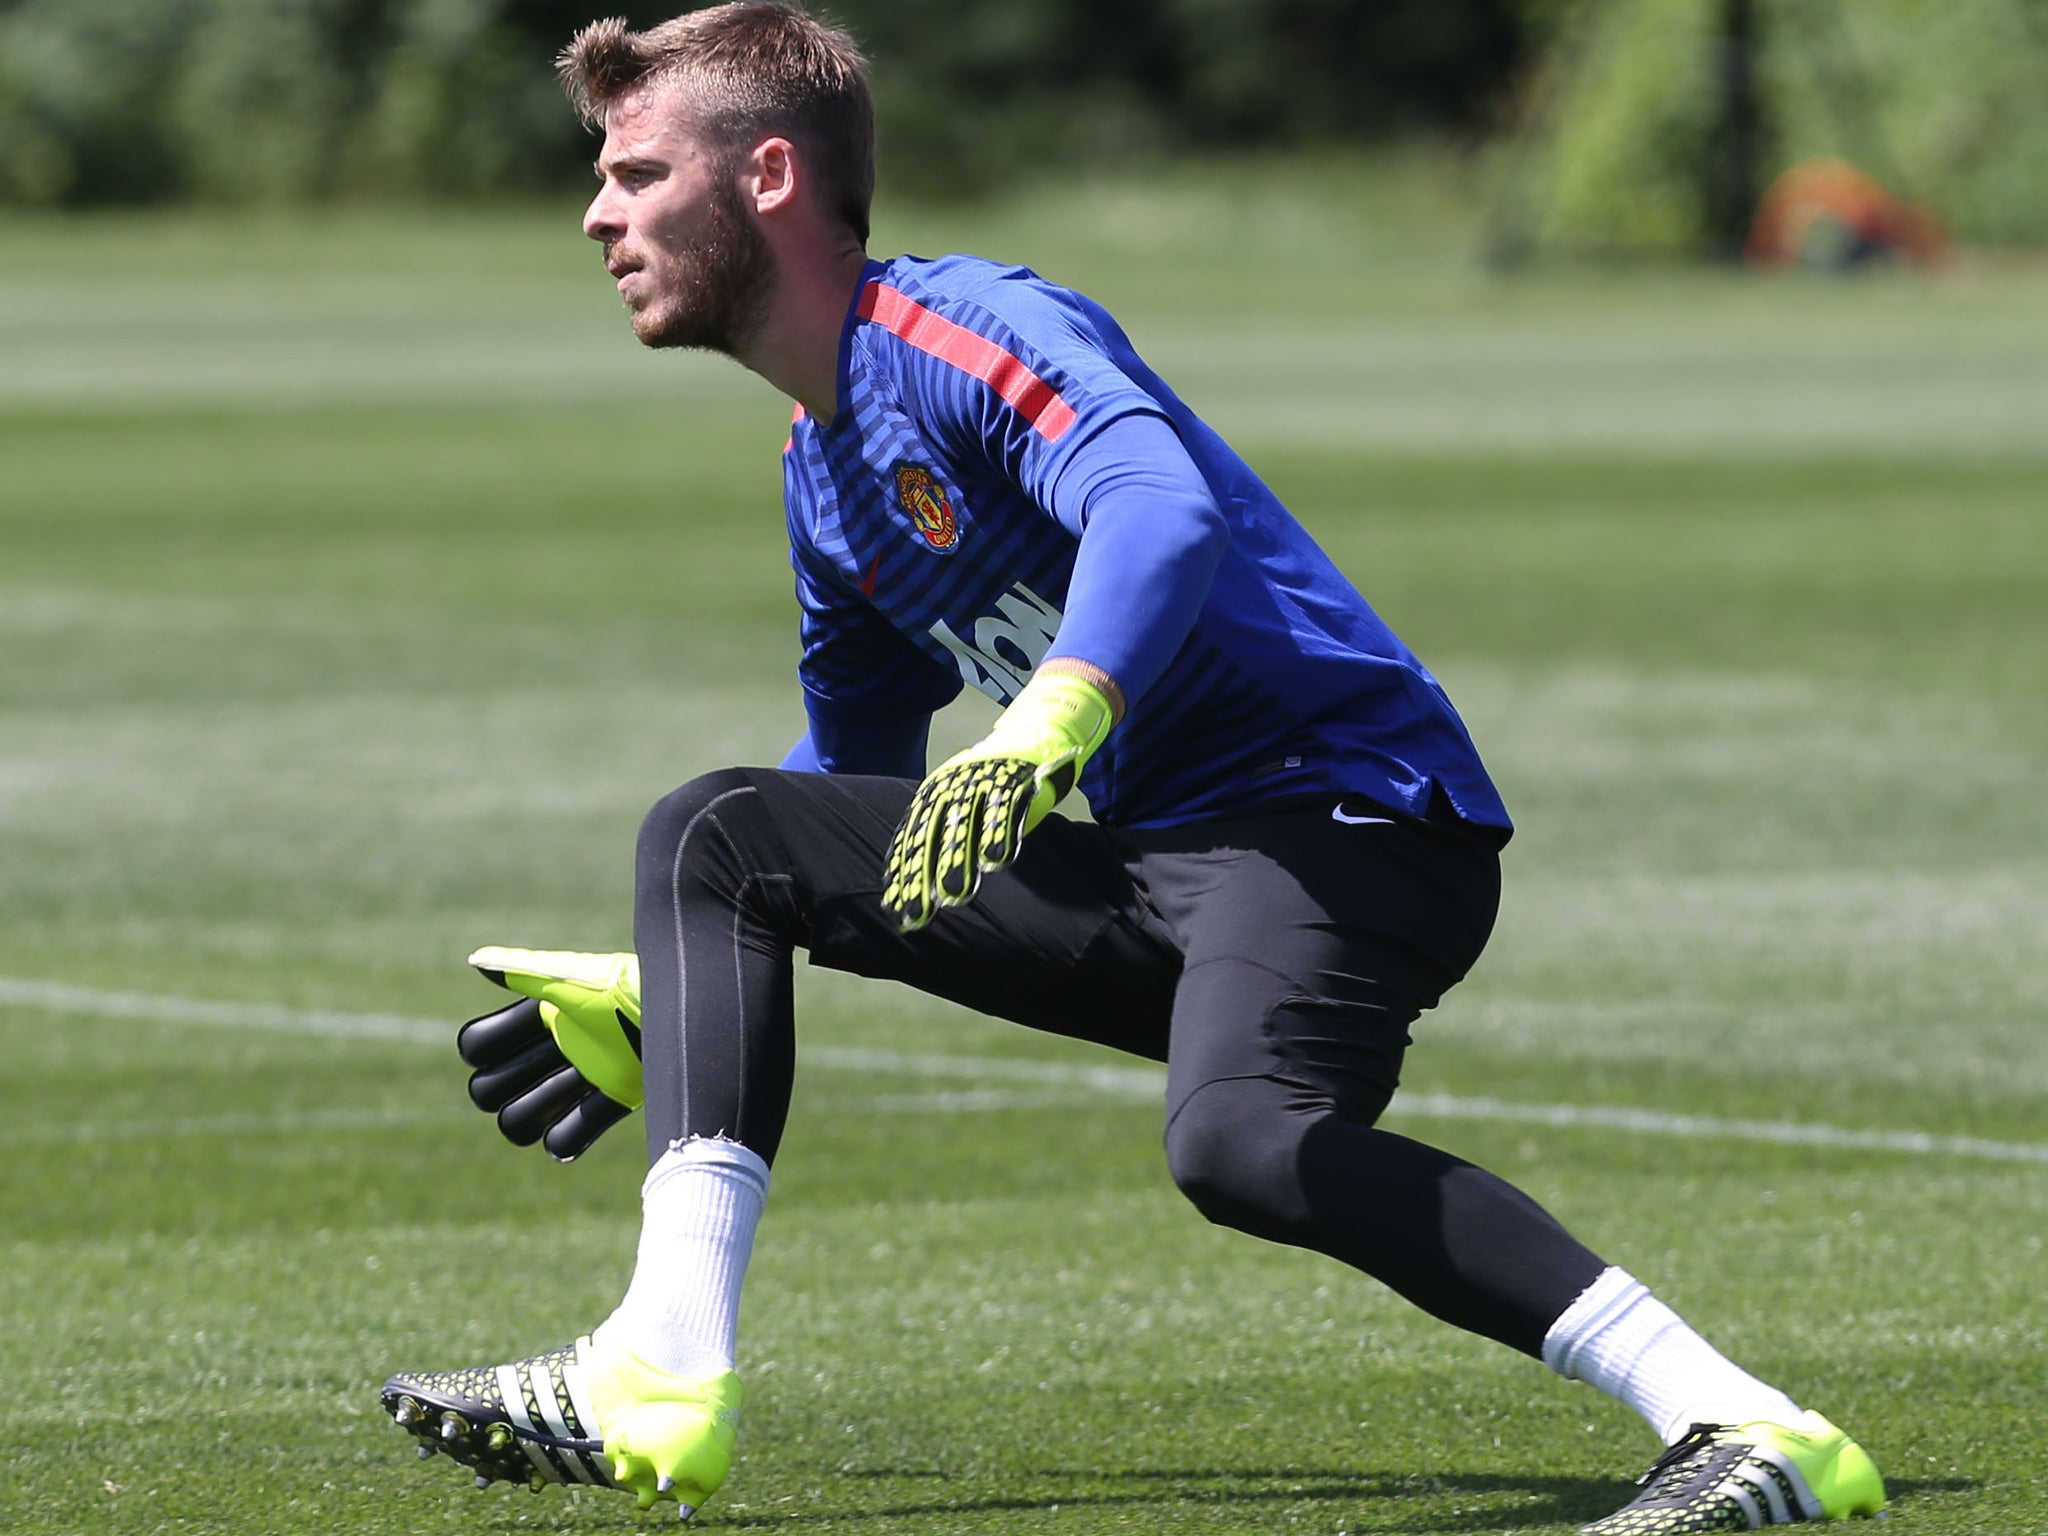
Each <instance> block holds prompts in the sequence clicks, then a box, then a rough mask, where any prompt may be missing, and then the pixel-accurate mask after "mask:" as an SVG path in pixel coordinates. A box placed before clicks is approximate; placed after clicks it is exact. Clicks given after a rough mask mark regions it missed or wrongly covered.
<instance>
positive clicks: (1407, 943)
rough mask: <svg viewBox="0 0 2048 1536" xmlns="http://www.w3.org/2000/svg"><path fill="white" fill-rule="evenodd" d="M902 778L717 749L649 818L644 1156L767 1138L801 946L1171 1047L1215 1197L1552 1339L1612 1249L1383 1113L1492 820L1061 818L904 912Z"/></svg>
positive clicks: (1431, 1292) (1272, 1227)
mask: <svg viewBox="0 0 2048 1536" xmlns="http://www.w3.org/2000/svg"><path fill="white" fill-rule="evenodd" d="M914 787H915V786H914V785H913V784H911V783H910V782H909V781H908V780H902V779H880V778H854V777H833V776H826V775H821V774H801V773H784V772H780V771H777V770H770V769H752V768H742V769H731V770H728V771H725V772H722V773H715V774H710V775H707V776H706V777H704V778H701V779H697V780H695V781H693V782H692V783H690V784H687V785H685V786H683V788H681V789H679V790H677V791H676V792H675V793H674V794H672V795H670V796H668V797H667V798H666V799H664V800H663V801H662V802H661V803H660V804H659V805H657V806H656V807H655V808H654V810H653V811H652V812H651V813H650V814H649V815H648V818H647V821H646V824H645V826H644V827H643V829H642V832H641V838H640V850H639V892H638V899H637V902H636V906H635V921H634V940H635V944H636V946H637V947H638V950H639V953H640V963H641V973H642V983H641V984H642V1006H643V1048H644V1051H645V1064H646V1075H647V1131H648V1146H649V1150H650V1154H651V1155H653V1156H659V1155H660V1153H661V1152H662V1151H663V1150H665V1149H666V1148H667V1147H668V1145H669V1144H670V1143H671V1142H673V1141H675V1140H677V1139H679V1138H681V1137H685V1136H701V1135H723V1136H729V1137H731V1138H733V1139H735V1140H737V1141H740V1142H743V1143H745V1144H746V1145H747V1146H749V1147H751V1148H752V1149H753V1150H754V1151H756V1152H758V1153H759V1154H760V1155H761V1156H762V1157H764V1158H766V1159H769V1160H770V1161H772V1160H773V1159H774V1156H775V1152H776V1149H777V1146H778V1145H779V1143H780V1141H781V1139H782V1130H783V1125H784V1121H785V1119H786V1118H787V1115H788V1111H789V1095H790V1082H791V1076H792V1073H793V1069H794V1064H795V1024H794V1020H793V1016H792V1005H791V956H792V952H793V950H794V949H796V948H798V947H802V948H804V949H807V950H808V951H809V952H810V956H811V959H812V961H813V963H816V964H819V965H824V966H828V967H831V968H833V969H835V970H845V971H852V972H856V973H858V974H861V975H867V976H880V977H888V978H891V979H894V980H898V981H902V982H906V983H908V984H909V985H911V986H914V987H917V988H918V989H920V990H921V991H925V992H930V993H934V994H936V995H938V996H941V997H945V998H949V999H951V1000H953V1001H955V1002H958V1003H961V1004H964V1005H966V1006H967V1007H970V1008H973V1009H975V1010H977V1011H979V1012H982V1013H988V1014H993V1015H995V1016H998V1017H1001V1018H1005V1019H1011V1020H1014V1021H1016V1022H1017V1023H1020V1024H1026V1025H1030V1026H1032V1027H1034V1028H1038V1029H1044V1030H1050V1031H1053V1032H1055V1033H1058V1034H1064V1035H1071V1036H1075V1037H1077V1038H1080V1039H1085V1040H1093V1041H1097V1042H1099V1043H1101V1044H1105V1045H1109V1046H1113V1047H1115V1048H1117V1049H1119V1050H1123V1051H1128V1052H1131V1053H1133V1054H1136V1055H1139V1056H1145V1057H1149V1058H1150V1059H1152V1060H1155V1061H1164V1062H1165V1063H1166V1064H1167V1094H1166V1098H1167V1103H1166V1154H1167V1162H1168V1166H1169V1168H1170V1170H1171V1172H1172V1174H1173V1177H1174V1180H1175V1182H1176V1183H1177V1184H1178V1185H1179V1186H1180V1188H1181V1189H1182V1190H1184V1191H1185V1192H1186V1193H1187V1195H1188V1197H1189V1198H1190V1199H1191V1200H1193V1202H1194V1203H1195V1205H1196V1207H1197V1208H1198V1209H1199V1210H1201V1211H1202V1213H1203V1214H1204V1215H1206V1216H1208V1217H1209V1218H1210V1219H1211V1220H1212V1221H1216V1222H1220V1223H1222V1224H1224V1225H1227V1226H1232V1227H1236V1228H1238V1229H1240V1230H1243V1231H1246V1232H1250V1233H1253V1234H1255V1235H1256V1236H1259V1237H1264V1238H1269V1239H1271V1240H1273V1241H1275V1242H1281V1243H1287V1244H1290V1245H1293V1246H1297V1247H1303V1248H1310V1249H1314V1250H1315V1251H1317V1252H1320V1253H1325V1254H1328V1255H1330V1256H1331V1257H1333V1258H1336V1259H1339V1260H1341V1261H1343V1262H1344V1263H1347V1264H1350V1265H1352V1266H1353V1267H1355V1268H1357V1269H1360V1270H1363V1271H1364V1272H1365V1273H1367V1274H1369V1275H1372V1276H1374V1277H1375V1278H1377V1279H1379V1280H1381V1281H1382V1282H1384V1283H1385V1284H1387V1285H1389V1286H1391V1287H1392V1288H1393V1289H1394V1290H1396V1291H1398V1292H1399V1293H1400V1294H1401V1295H1403V1296H1405V1297H1407V1298H1408V1299H1409V1300H1410V1301H1412V1302H1414V1303H1415V1304H1416V1305H1418V1306H1420V1307H1422V1308H1424V1309H1425V1310H1427V1311H1429V1312H1431V1313H1433V1314H1435V1315H1436V1316H1438V1317H1441V1318H1443V1319H1445V1320H1446V1321H1448V1322H1451V1323H1454V1324H1456V1325H1458V1326H1459V1327H1462V1328H1466V1329H1468V1330H1470V1331H1472V1332H1475V1333H1480V1334H1483V1335H1485V1336H1487V1337H1489V1338H1493V1339H1497V1340H1499V1341H1501V1342H1503V1343H1505V1344H1508V1345H1510V1346H1512V1347H1514V1348H1516V1349H1520V1350H1522V1351H1523V1352H1525V1353H1527V1354H1530V1355H1536V1356H1540V1355H1541V1352H1542V1343H1543V1336H1544V1334H1545V1333H1546V1332H1547V1331H1548V1329H1549V1327H1550V1324H1551V1323H1552V1322H1554V1321H1555V1320H1556V1319H1557V1317H1558V1315H1559V1314H1560V1313H1561V1312H1562V1311H1563V1310H1564V1309H1565V1307H1566V1306H1568V1305H1569V1304H1570V1303H1571V1302H1572V1300H1573V1299H1574V1298H1575V1297H1577V1295H1578V1294H1579V1293H1580V1292H1581V1291H1583V1290H1584V1289H1585V1287H1586V1286H1588V1285H1590V1284H1591V1283H1592V1281H1593V1280H1594V1278H1595V1277H1597V1276H1598V1275H1599V1273H1600V1271H1601V1270H1602V1269H1603V1268H1604V1267H1605V1265H1604V1263H1603V1262H1602V1261H1601V1260H1600V1259H1599V1258H1598V1257H1596V1256H1595V1255H1594V1254H1593V1253H1592V1252H1590V1251H1589V1250H1588V1249H1586V1248H1585V1247H1583V1246H1582V1245H1581V1244H1579V1243H1578V1242H1577V1241H1576V1240H1574V1239H1573V1238H1572V1237H1571V1236H1570V1235H1569V1234H1568V1233H1567V1232H1566V1231H1565V1230H1564V1229H1563V1228H1562V1227H1561V1226H1559V1225H1558V1224H1557V1222H1556V1221H1554V1220H1553V1219H1552V1218H1551V1217H1550V1216H1549V1215H1547V1214H1546V1213H1545V1212H1544V1211H1543V1210H1542V1209H1541V1208H1540V1207H1538V1206H1537V1205H1536V1204H1535V1202H1534V1201H1532V1200H1531V1199H1529V1197H1528V1196H1526V1195H1524V1194H1522V1193H1521V1192H1520V1191H1519V1190H1516V1189H1515V1188H1513V1187H1512V1186H1511V1185H1509V1184H1507V1183H1505V1182H1503V1181H1502V1180H1500V1179H1498V1178H1496V1177H1495V1176H1494V1175H1492V1174H1490V1173H1487V1172H1485V1171H1484V1170H1483V1169H1480V1168H1477V1167H1474V1166H1473V1165H1472V1164H1470V1163H1467V1162H1464V1161H1462V1160H1460V1159H1458V1158H1455V1157H1452V1156H1450V1155H1449V1154H1448V1153H1444V1152H1440V1151H1438V1150H1436V1149H1435V1148H1432V1147H1428V1146H1425V1145H1423V1144H1422V1143H1420V1142H1416V1141H1412V1140H1409V1139H1408V1138H1406V1137H1403V1136H1397V1135H1395V1134H1393V1133H1392V1132H1389V1131H1383V1130H1379V1129H1376V1128H1375V1126H1374V1122H1375V1121H1376V1120H1377V1119H1378V1118H1379V1115H1380V1113H1381V1111H1383V1110H1384V1109H1385V1108H1386V1105H1387V1102H1388V1100H1389V1098H1390V1097H1391V1096H1392V1095H1393V1092H1394V1090H1395V1088H1396V1086H1397V1085H1398V1084H1399V1082H1400V1071H1401V1060H1402V1056H1403V1053H1404V1052H1405V1051H1406V1049H1407V1046H1408V1044H1409V1043H1410V1042H1409V1034H1408V1026H1409V1025H1410V1024H1412V1023H1413V1022H1414V1021H1415V1019H1416V1018H1417V1017H1418V1016H1419V1015H1420V1014H1421V1013H1422V1011H1423V1010H1425V1009H1427V1008H1430V1007H1432V1006H1434V1005H1435V1003H1436V1001H1437V999H1438V998H1439V997H1440V996H1441V995H1442V993H1443V992H1444V991H1445V989H1447V988H1448V987H1450V986H1451V985H1452V984H1453V983H1455V982H1456V981H1458V980H1459V978H1460V977H1462V976H1463V975H1464V974H1465V971H1466V970H1467V969H1468V968H1469V967H1470V965H1471V964H1472V962H1473V961H1474V960H1475V959H1476V958H1477V957H1478V954H1479V951H1480V949H1481V948H1482V947H1483V946H1484V944H1485V942H1486V938H1487V935H1488V933H1489V931H1490V930H1491V928H1492V924H1493V917H1494V911H1495V907H1496V904H1497V902H1498V898H1499V860H1498V857H1497V854H1496V851H1495V849H1494V847H1493V846H1492V845H1491V843H1489V842H1488V841H1486V840H1485V839H1484V838H1483V837H1482V836H1480V835H1477V834H1475V833H1473V832H1472V831H1471V830H1469V829H1466V828H1464V827H1463V826H1461V825H1460V824H1457V823H1455V822H1443V823H1439V822H1434V821H1419V820H1416V819H1414V818H1411V817H1407V816H1402V815H1398V814H1396V813H1394V812H1391V811H1387V810H1384V809H1382V808H1379V807H1375V806H1371V805H1369V804H1367V803H1366V802H1363V801H1347V802H1345V803H1344V804H1343V805H1342V806H1341V807H1334V806H1333V805H1332V803H1331V802H1330V801H1329V800H1323V801H1320V802H1316V803H1309V804H1296V805H1291V806H1288V807H1286V808H1282V809H1276V810H1271V811H1267V812H1264V813H1261V814H1258V815H1251V816H1239V817H1234V818H1230V819H1227V820H1221V821H1211V822H1204V823H1201V824H1198V825H1195V826H1190V827H1181V828H1174V829H1171V830H1167V831H1155V832H1112V831H1110V830H1108V829H1106V828H1103V827H1100V826H1096V825H1093V824H1089V823H1080V822H1072V821H1068V820H1066V819H1065V818H1063V817H1058V816H1054V817H1051V818H1049V819H1048V820H1047V821H1046V822H1045V824H1044V825H1042V826H1041V827H1039V828H1038V829H1037V830H1036V831H1034V832H1033V833H1032V834H1031V836H1030V837H1029V838H1027V839H1026V840H1025V844H1024V853H1023V856H1022V857H1021V858H1020V859H1019V860H1018V861H1017V863H1016V864H1015V865H1014V866H1012V867H1011V868H1010V869H1008V870H1005V871H1003V872H1001V873H999V874H996V875H992V876H990V877H989V878H988V879H987V880H986V881H985V882H984V884H983V886H982V889H981V892H980V894H979V895H978V896H977V897H976V898H975V900H974V901H973V902H972V903H970V904H968V905H967V906H965V907H959V908H949V909H946V910H943V911H942V912H940V913H939V915H938V916H937V917H935V918H934V919H933V921H932V922H931V924H930V925H929V926H928V927H926V928H925V929H923V930H921V931H919V932H917V933H913V934H904V933H900V932H898V931H897V929H896V926H895V924H894V922H893V921H892V920H891V919H889V918H888V917H887V916H886V915H885V914H884V913H883V911H882V909H881V906H880V903H879V901H878V899H877V897H878V892H879V890H880V888H881V865H882V855H883V852H884V850H885V849H886V848H887V846H888V842H889V838H890V835H891V834H892V833H893V832H894V830H895V828H896V824H897V822H898V821H899V820H900V819H901V817H902V814H903V811H904V809H905V807H906V806H907V805H908V803H909V799H910V794H911V791H912V790H913V788H914ZM1334 809H1342V810H1343V811H1344V813H1345V815H1344V817H1343V818H1339V817H1336V816H1333V814H1332V812H1333V810H1334ZM1359 817H1369V818H1371V819H1367V820H1362V821H1361V820H1358V819H1357V818H1359ZM1380 818H1385V819H1380Z"/></svg>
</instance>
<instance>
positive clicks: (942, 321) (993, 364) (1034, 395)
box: [857, 283, 1074, 443]
mask: <svg viewBox="0 0 2048 1536" xmlns="http://www.w3.org/2000/svg"><path fill="white" fill-rule="evenodd" d="M857 313H858V314H859V315H860V317H861V319H863V320H871V321H873V322H874V323H875V324H877V325H879V326H881V327H882V328H883V329H884V330H886V331H889V332H891V333H893V334H894V335H897V336H900V337H901V338H902V339H903V340H904V341H906V342H908V343H910V345H911V346H913V347H915V348H917V350H918V351H920V352H927V353H930V354H931V355H932V356H933V357H936V358H937V359H938V360H939V361H940V362H942V363H950V364H951V365H952V366H953V367H955V368H958V369H959V370H960V371H961V372H962V373H967V374H972V375H973V376H974V377H975V378H977V379H980V380H981V381H982V382H983V383H984V384H986V385H988V386H989V388H991V389H993V390H994V391H995V392H996V393H997V394H998V395H1000V396H1002V397H1003V399H1005V400H1007V401H1008V402H1009V403H1010V404H1011V405H1013V406H1015V407H1016V409H1017V410H1018V412H1019V413H1021V414H1022V415H1023V417H1024V419H1025V420H1026V421H1028V422H1030V423H1031V426H1032V429H1033V430H1034V431H1036V432H1037V433H1038V435H1039V436H1040V437H1042V438H1044V439H1045V440H1046V441H1047V442H1049V443H1056V442H1058V441H1059V440H1060V439H1061V438H1062V437H1064V436H1065V435H1066V432H1067V429H1068V428H1069V427H1071V426H1073V424H1074V408H1073V407H1072V406H1071V405H1068V404H1067V402H1066V401H1065V400H1063V399H1061V398H1060V392H1059V391H1058V390H1056V389H1054V388H1053V387H1052V386H1051V385H1050V384H1048V383H1046V381H1045V380H1044V379H1042V378H1040V377H1039V376H1038V374H1037V373H1035V372H1033V371H1032V369H1031V368H1030V366H1029V365H1027V364H1026V363H1025V361H1024V360H1023V359H1022V358H1021V357H1019V356H1017V354H1016V353H1014V352H1012V351H1010V350H1008V349H1007V348H1005V347H999V346H997V345H996V344H995V343H994V342H992V341H990V340H989V339H988V338H987V337H986V336H977V335H975V334H974V332H972V331H970V330H968V329H967V327H966V326H964V325H956V324H954V323H953V322H952V321H951V320H948V319H947V318H946V317H945V316H944V315H939V314H934V313H933V312H932V311H931V310H929V309H926V308H925V307H924V306H923V305H922V304H920V303H918V302H917V300H915V299H913V298H911V297H909V296H908V295H907V294H905V293H903V292H902V291H901V290H899V289H895V288H891V287H890V286H889V285H888V284H887V283H869V284H868V285H867V287H865V288H863V289H862V290H861V295H860V307H859V310H858V311H857Z"/></svg>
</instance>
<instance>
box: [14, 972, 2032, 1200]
mask: <svg viewBox="0 0 2048 1536" xmlns="http://www.w3.org/2000/svg"><path fill="white" fill-rule="evenodd" d="M0 1006H10V1007H21V1008H35V1009H52V1010H57V1011H61V1012H67V1013H72V1014H83V1015H87V1016H90V1017H98V1018H111V1019H147V1020H152V1021H155V1022H159V1023H172V1024H197V1025H213V1026H218V1027H221V1028H229V1029H255V1030H265V1031H270V1032H275V1033H283V1034H297V1035H317V1036H322V1037H326V1038H338V1039H369V1040H397V1041H403V1042H407V1043H410V1044H418V1045H433V1046H446V1045H448V1044H449V1043H450V1042H451V1041H452V1039H453V1035H452V1030H451V1026H450V1025H449V1023H448V1022H446V1021H443V1020H434V1019H417V1018H408V1017H406V1016H404V1015H402V1014H390V1013H344V1012H340V1011H337V1010H333V1009H324V1008H303V1009H302V1008H284V1007H278V1006H274V1005H270V1004H263V1003H224V1002H213V1001H209V1000H206V999H203V998H193V997H175V996H166V995H158V994H154V993H142V992H116V991H102V990H101V989H99V988H96V987H81V986H74V985H71V984H69V983H64V982H52V981H42V980H37V979H35V978H31V977H13V976H0ZM802 1061H803V1063H804V1065H806V1066H809V1067H822V1068H825V1069H826V1070H827V1071H836V1072H873V1073H889V1074H895V1075H900V1076H907V1077H926V1078H930V1077H938V1078H959V1079H962V1080H966V1081H974V1082H980V1083H989V1082H991V1081H994V1082H1013V1083H1038V1084H1047V1085H1055V1086H1059V1087H1065V1088H1076V1089H1082V1090H1085V1091H1087V1092H1089V1093H1091V1094H1096V1095H1101V1096H1105V1097H1111V1098H1119V1099H1128V1100H1132V1101H1144V1102H1157V1101H1158V1100H1159V1099H1160V1098H1161V1097H1162V1096H1163V1094H1164V1092H1165V1087H1166V1074H1165V1073H1164V1071H1162V1070H1161V1069H1159V1068H1157V1067H1151V1066H1114V1065H1101V1066H1090V1065H1084V1064H1080V1063H1068V1062H1057V1061H1024V1060H1019V1059H1016V1058H1013V1057H1004V1056H961V1055H950V1054H946V1053H942V1052H919V1051H891V1050H875V1049H865V1048H860V1047H852V1046H814V1047H809V1048H806V1049H805V1050H804V1051H803V1052H802ZM912 1098H914V1099H916V1100H918V1101H920V1102H921V1103H922V1105H923V1106H924V1107H925V1108H927V1109H929V1110H931V1111H934V1112H947V1111H949V1110H970V1109H975V1108H991V1107H1012V1106H1008V1105H1004V1104H1001V1103H999V1102H998V1101H997V1100H995V1099H993V1098H991V1097H988V1096H986V1095H977V1094H974V1093H965V1094H956V1095H944V1094H941V1095H915V1096H902V1095H894V1096H884V1097H883V1098H882V1099H878V1100H876V1101H875V1108H876V1109H877V1110H878V1111H880V1112H896V1113H901V1112H903V1111H904V1109H905V1108H907V1107H908V1105H909V1103H910V1100H911V1099H912ZM892 1101H900V1102H892ZM1015 1107H1021V1105H1019V1106H1015ZM1388 1113H1389V1116H1390V1117H1391V1118H1394V1119H1438V1120H1477V1121H1488V1122H1494V1123H1500V1124H1524V1125H1548V1126H1557V1127H1561V1128H1567V1129H1581V1128H1582V1129H1592V1130H1611V1131H1625V1132H1630V1133H1633V1134H1636V1135H1642V1136H1670V1137H1679V1138H1684V1139H1690V1140H1700V1141H1757V1142H1770V1143H1775V1144H1778V1145H1782V1146H1807V1147H1821V1148H1827V1149H1830V1150H1834V1151H1847V1152H1889V1153H1897V1154H1901V1155H1904V1156H1909V1157H1963V1158H1978V1159H1983V1160H1987V1161H1992V1162H2007V1163H2034V1164H2039V1165H2043V1166H2048V1143H2043V1142H2026V1141H1990V1140H1985V1139H1983V1138H1981V1137H1975V1136H1944V1135H1936V1134H1934V1133H1933V1132H1929V1131H1912V1130H1899V1131H1869V1130H1856V1129H1852V1128H1849V1127H1845V1126H1834V1125H1819V1124H1802V1123H1799V1122H1795V1121H1788V1120H1731V1119H1721V1118H1717V1117H1714V1116H1708V1115H1678V1114H1672V1113H1669V1112H1667V1111H1664V1110H1656V1109H1637V1108H1631V1107H1629V1106H1627V1105H1611V1104H1533V1103H1522V1102H1517V1101H1514V1100H1509V1099H1496V1098H1489V1097H1483V1096H1481V1097H1467V1096H1464V1095H1459V1094H1448V1093H1417V1094H1406V1095H1403V1096H1402V1097H1401V1098H1400V1099H1399V1100H1398V1101H1397V1102H1396V1103H1395V1105H1394V1107H1393V1108H1392V1109H1391V1110H1390V1111H1389V1112H1388Z"/></svg>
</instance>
